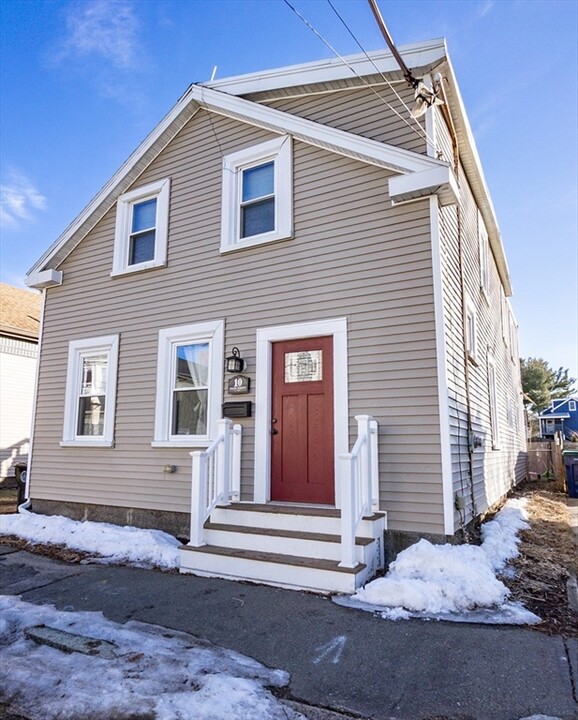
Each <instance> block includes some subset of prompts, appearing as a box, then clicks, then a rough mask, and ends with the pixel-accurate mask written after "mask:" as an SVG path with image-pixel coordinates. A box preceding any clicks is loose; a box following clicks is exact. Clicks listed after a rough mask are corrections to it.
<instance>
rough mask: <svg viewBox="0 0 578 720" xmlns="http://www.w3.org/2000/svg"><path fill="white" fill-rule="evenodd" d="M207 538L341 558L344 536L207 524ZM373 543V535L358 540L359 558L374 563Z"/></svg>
mask: <svg viewBox="0 0 578 720" xmlns="http://www.w3.org/2000/svg"><path fill="white" fill-rule="evenodd" d="M205 540H206V542H207V544H208V545H216V546H220V547H234V548H238V549H240V550H255V551H257V552H259V551H263V552H271V553H278V554H282V555H294V556H297V557H308V558H312V559H313V558H316V559H321V560H336V561H337V562H339V561H340V560H341V537H340V536H339V535H328V534H326V533H320V532H303V531H298V530H278V529H276V528H261V527H250V526H246V525H228V524H224V523H214V522H207V523H205ZM373 543H374V540H373V539H372V538H368V537H358V538H356V539H355V546H356V547H355V549H356V556H355V557H356V560H357V562H359V563H363V564H365V565H367V564H371V554H372V551H373V548H371V547H370V546H371V545H372V544H373Z"/></svg>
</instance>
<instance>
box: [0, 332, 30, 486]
mask: <svg viewBox="0 0 578 720" xmlns="http://www.w3.org/2000/svg"><path fill="white" fill-rule="evenodd" d="M36 354H37V344H36V343H33V342H27V341H26V340H18V339H15V338H9V337H4V336H0V479H4V478H7V477H14V474H15V466H16V464H17V463H26V462H27V460H28V450H29V443H30V427H31V421H32V405H33V399H34V383H35V378H36Z"/></svg>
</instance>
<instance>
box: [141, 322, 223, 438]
mask: <svg viewBox="0 0 578 720" xmlns="http://www.w3.org/2000/svg"><path fill="white" fill-rule="evenodd" d="M223 352H224V346H223V322H222V321H221V320H218V321H214V322H206V323H198V324H195V325H181V326H179V327H174V328H167V329H165V330H161V331H160V332H159V348H158V365H157V396H156V411H155V433H154V441H153V445H160V446H164V445H182V446H185V447H193V446H199V445H200V446H202V445H207V444H208V443H209V442H210V441H211V440H212V439H213V438H214V437H215V432H216V428H217V421H218V419H219V418H220V410H221V402H222V396H223Z"/></svg>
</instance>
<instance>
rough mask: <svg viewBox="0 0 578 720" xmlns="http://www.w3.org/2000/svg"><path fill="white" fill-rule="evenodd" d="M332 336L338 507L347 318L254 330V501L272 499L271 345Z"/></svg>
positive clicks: (345, 435)
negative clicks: (255, 344)
mask: <svg viewBox="0 0 578 720" xmlns="http://www.w3.org/2000/svg"><path fill="white" fill-rule="evenodd" d="M322 335H325V336H327V335H332V336H333V426H334V427H333V432H334V442H335V451H334V453H335V455H334V457H335V504H336V507H340V503H339V496H340V492H339V491H340V483H339V464H338V462H337V458H338V457H339V455H341V454H343V453H347V452H349V401H348V397H349V393H348V390H347V318H335V319H331V320H314V321H312V322H304V323H295V324H291V325H277V326H275V327H268V328H261V329H259V330H257V369H256V389H255V486H254V502H256V503H266V502H269V501H270V500H271V433H270V429H271V386H272V377H271V344H272V343H274V342H277V341H280V340H300V339H301V338H309V337H318V336H319V337H320V336H322Z"/></svg>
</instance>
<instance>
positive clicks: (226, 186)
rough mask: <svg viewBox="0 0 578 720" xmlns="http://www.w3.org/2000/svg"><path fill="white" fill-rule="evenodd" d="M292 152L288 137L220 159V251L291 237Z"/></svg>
mask: <svg viewBox="0 0 578 720" xmlns="http://www.w3.org/2000/svg"><path fill="white" fill-rule="evenodd" d="M291 154H292V149H291V137H290V136H288V135H287V136H284V137H281V138H278V139H275V140H270V141H268V142H265V143H261V144H259V145H256V146H253V147H250V148H246V149H245V150H240V151H239V152H236V153H232V154H230V155H227V156H226V157H225V158H224V161H223V207H222V215H221V252H228V251H230V250H237V249H240V248H245V247H250V246H252V245H260V244H262V243H267V242H273V241H275V240H283V239H286V238H290V237H291V235H292V233H293V218H292V210H293V207H292V206H293V199H292V198H293V192H292V186H293V181H292V162H291Z"/></svg>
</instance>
